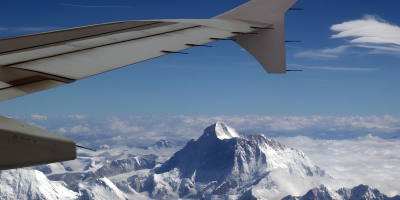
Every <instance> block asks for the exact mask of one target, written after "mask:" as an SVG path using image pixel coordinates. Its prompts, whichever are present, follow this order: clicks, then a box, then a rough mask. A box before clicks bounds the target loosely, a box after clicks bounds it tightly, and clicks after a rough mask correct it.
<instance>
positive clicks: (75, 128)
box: [70, 126, 90, 134]
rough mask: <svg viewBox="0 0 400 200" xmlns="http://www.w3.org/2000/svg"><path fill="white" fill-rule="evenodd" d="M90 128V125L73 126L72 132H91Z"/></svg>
mask: <svg viewBox="0 0 400 200" xmlns="http://www.w3.org/2000/svg"><path fill="white" fill-rule="evenodd" d="M89 130H90V129H89V128H88V127H85V126H73V127H72V128H71V129H70V132H71V133H74V134H77V133H86V132H89Z"/></svg>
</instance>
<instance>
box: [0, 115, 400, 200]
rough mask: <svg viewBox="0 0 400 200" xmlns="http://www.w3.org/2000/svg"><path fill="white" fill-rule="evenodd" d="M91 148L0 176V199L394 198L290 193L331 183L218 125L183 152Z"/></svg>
mask: <svg viewBox="0 0 400 200" xmlns="http://www.w3.org/2000/svg"><path fill="white" fill-rule="evenodd" d="M97 149H98V150H97V151H96V152H91V151H87V150H79V152H78V157H77V159H75V160H73V161H68V162H60V163H52V164H49V165H42V166H37V167H32V168H25V169H17V170H7V171H0V199H81V200H83V199H240V200H244V199H273V200H274V199H282V198H283V197H284V198H283V199H284V200H306V199H321V200H328V199H329V200H330V199H343V200H359V199H380V200H390V199H394V200H397V199H399V197H398V196H396V197H394V198H389V197H387V196H386V195H384V194H381V193H380V192H379V191H378V190H376V189H371V188H369V187H368V186H363V185H360V186H357V187H355V188H352V189H345V188H341V189H339V190H337V191H333V190H331V189H329V188H327V187H325V186H324V185H320V186H318V187H316V188H313V189H311V190H310V191H309V192H307V193H306V194H305V195H304V196H290V195H291V193H290V191H289V190H287V187H288V185H289V184H293V182H294V180H297V181H298V182H299V184H302V181H303V182H305V181H307V180H309V179H310V178H312V179H321V180H324V179H329V180H331V179H334V178H333V177H331V176H330V175H329V174H328V173H327V172H325V171H324V170H323V169H321V168H319V167H318V166H316V165H315V164H314V163H313V162H312V161H311V160H310V159H309V158H308V157H307V156H306V155H305V154H304V153H303V152H302V151H301V150H296V149H293V148H290V147H287V146H285V145H283V144H281V143H279V142H278V141H275V140H273V139H268V138H266V137H265V136H264V135H246V134H243V133H240V132H239V131H236V130H235V129H233V128H231V127H229V126H227V125H225V124H224V123H221V122H218V123H216V124H213V125H211V126H209V127H207V128H206V129H205V130H204V132H203V134H202V135H201V136H200V137H199V138H198V139H196V140H194V139H193V140H190V141H189V142H187V144H186V145H185V146H184V147H179V146H175V145H173V144H172V143H171V142H169V141H168V140H166V139H163V140H160V141H158V142H157V143H155V144H153V145H150V146H148V147H147V148H134V147H129V146H112V147H111V146H109V145H102V146H99V147H98V148H97ZM284 177H286V178H287V177H289V179H285V178H284ZM298 186H300V185H298ZM287 195H289V196H287ZM285 196H286V197H285ZM399 200H400V199H399Z"/></svg>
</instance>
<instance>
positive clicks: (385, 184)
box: [277, 135, 400, 196]
mask: <svg viewBox="0 0 400 200" xmlns="http://www.w3.org/2000/svg"><path fill="white" fill-rule="evenodd" d="M277 140H278V141H280V142H282V143H284V144H286V145H287V146H290V147H293V148H296V149H301V150H302V151H303V152H304V153H305V154H306V155H307V156H308V157H309V158H310V159H311V160H312V161H313V162H314V163H315V164H316V165H317V166H319V167H321V168H322V169H324V170H326V171H327V172H328V173H329V174H330V175H332V176H333V177H334V178H337V179H339V181H341V182H340V184H337V183H336V182H330V183H329V182H327V183H325V184H326V185H328V186H330V187H332V188H333V189H338V187H343V186H346V187H354V186H356V185H359V184H366V185H369V186H371V187H374V188H378V189H379V190H380V191H381V192H383V193H384V194H387V195H389V196H394V195H396V194H400V185H399V184H398V180H400V168H399V166H400V154H399V153H398V152H399V151H400V140H398V139H396V140H385V139H381V138H378V137H374V136H372V135H367V136H363V137H359V138H357V139H348V140H316V139H311V138H308V137H304V136H297V137H291V138H277Z"/></svg>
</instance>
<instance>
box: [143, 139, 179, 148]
mask: <svg viewBox="0 0 400 200" xmlns="http://www.w3.org/2000/svg"><path fill="white" fill-rule="evenodd" d="M174 147H175V145H174V144H173V143H172V142H170V141H168V140H167V139H161V140H159V141H157V142H156V143H154V144H152V145H150V146H148V147H147V149H153V150H158V149H166V148H174Z"/></svg>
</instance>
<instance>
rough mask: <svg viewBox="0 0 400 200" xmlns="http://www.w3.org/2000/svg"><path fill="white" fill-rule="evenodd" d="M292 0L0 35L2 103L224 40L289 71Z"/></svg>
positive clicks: (255, 0)
mask: <svg viewBox="0 0 400 200" xmlns="http://www.w3.org/2000/svg"><path fill="white" fill-rule="evenodd" d="M294 2H295V0H252V1H250V2H249V3H247V4H244V5H242V6H240V7H238V8H236V9H234V10H232V11H229V12H227V13H224V14H222V15H219V16H217V17H215V18H213V19H205V20H154V21H123V22H114V23H107V24H98V25H92V26H85V27H78V28H72V29H65V30H59V31H52V32H47V33H39V34H33V35H26V36H19V37H11V38H4V39H0V101H4V100H8V99H11V98H15V97H19V96H22V95H26V94H30V93H34V92H38V91H41V90H45V89H49V88H52V87H56V86H60V85H64V84H68V83H72V82H74V81H76V80H79V79H83V78H86V77H89V76H93V75H96V74H100V73H103V72H107V71H110V70H114V69H117V68H120V67H124V66H128V65H132V64H135V63H138V62H142V61H145V60H149V59H152V58H156V57H159V56H163V55H167V54H170V53H174V52H178V51H181V50H184V49H187V48H191V47H196V46H199V45H203V44H206V43H210V42H213V41H216V40H220V39H225V38H229V39H232V40H234V41H235V42H237V43H238V44H240V45H241V46H242V47H244V48H245V49H246V50H248V51H249V52H250V53H251V54H252V55H253V56H254V57H255V58H256V59H257V60H258V61H259V62H260V64H261V65H262V66H263V67H264V68H265V70H266V71H267V72H269V73H286V58H285V45H284V42H285V41H284V31H283V28H284V27H283V21H284V13H285V12H286V10H288V8H289V7H290V6H291V5H292V4H293V3H294ZM276 5H277V6H276ZM254 13H258V14H257V15H255V14H254Z"/></svg>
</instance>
